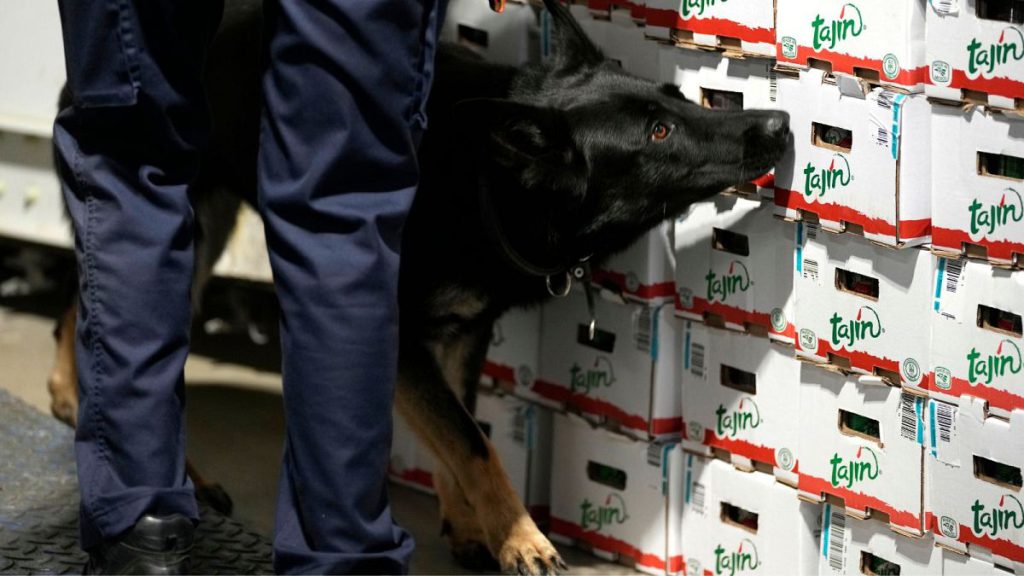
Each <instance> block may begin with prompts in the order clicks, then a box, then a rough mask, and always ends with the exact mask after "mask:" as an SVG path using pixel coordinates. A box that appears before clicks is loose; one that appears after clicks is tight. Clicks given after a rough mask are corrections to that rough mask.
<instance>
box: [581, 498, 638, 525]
mask: <svg viewBox="0 0 1024 576" xmlns="http://www.w3.org/2000/svg"><path fill="white" fill-rule="evenodd" d="M626 520H629V513H628V512H626V501H625V500H623V499H622V496H620V495H618V494H615V493H614V492H612V493H609V494H608V497H606V498H605V499H604V505H597V506H595V505H594V504H592V503H591V502H590V500H587V499H586V498H584V499H583V502H580V528H583V529H584V530H588V529H589V530H598V531H599V530H601V528H603V527H605V526H607V525H609V524H622V523H624V522H626Z"/></svg>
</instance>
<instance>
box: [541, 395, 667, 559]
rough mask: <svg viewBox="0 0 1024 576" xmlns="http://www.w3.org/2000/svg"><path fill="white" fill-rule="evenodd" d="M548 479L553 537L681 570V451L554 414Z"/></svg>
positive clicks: (600, 552) (601, 554)
mask: <svg viewBox="0 0 1024 576" xmlns="http://www.w3.org/2000/svg"><path fill="white" fill-rule="evenodd" d="M554 420H555V426H554V428H555V440H554V455H553V461H554V462H556V463H557V465H556V466H555V467H554V469H555V474H554V475H553V476H552V479H551V532H550V537H551V539H552V540H554V541H555V542H562V543H567V544H576V545H580V546H584V547H587V548H589V549H590V550H591V551H592V552H593V554H594V555H596V556H599V557H601V558H604V559H606V560H613V561H616V560H617V561H620V562H623V563H628V564H632V565H634V566H635V567H636V569H637V570H641V571H643V572H647V573H649V574H658V575H662V574H665V573H666V572H667V573H669V574H676V573H679V572H680V570H681V564H682V556H681V555H680V553H679V547H680V543H681V538H680V533H679V521H680V514H679V513H678V511H679V504H678V499H679V498H680V494H679V492H680V489H681V488H682V485H683V484H682V482H681V481H680V478H681V474H682V453H681V452H680V451H679V450H678V449H675V447H676V445H674V444H646V443H644V442H637V441H634V440H630V439H629V438H626V437H625V436H620V435H617V434H613V433H611V432H608V431H606V430H601V429H595V428H592V427H591V426H590V425H589V424H587V423H586V422H585V421H584V420H582V419H580V418H577V417H576V416H572V415H563V414H556V415H555V417H554Z"/></svg>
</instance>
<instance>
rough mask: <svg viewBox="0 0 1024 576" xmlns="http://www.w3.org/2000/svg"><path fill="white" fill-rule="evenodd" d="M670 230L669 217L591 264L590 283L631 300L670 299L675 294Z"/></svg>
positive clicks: (656, 303) (659, 300)
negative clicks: (596, 265)
mask: <svg viewBox="0 0 1024 576" xmlns="http://www.w3.org/2000/svg"><path fill="white" fill-rule="evenodd" d="M672 232H673V226H672V222H671V221H665V222H662V223H661V224H659V225H658V226H657V227H656V228H654V229H652V230H650V231H648V232H647V233H646V234H644V235H643V236H641V237H640V239H639V240H637V241H636V242H634V243H633V244H632V245H631V246H630V247H629V248H627V249H626V250H624V251H623V252H620V253H618V254H616V255H615V256H612V257H611V258H609V259H608V261H607V262H605V263H603V264H601V265H600V266H598V267H595V268H594V269H593V272H592V275H593V281H594V283H595V284H597V285H599V286H601V287H602V288H604V289H607V290H610V291H611V292H612V293H614V294H617V295H619V296H621V297H623V298H625V299H627V300H630V301H633V302H641V303H646V304H649V305H658V304H663V303H665V302H671V301H672V300H673V299H674V298H675V294H676V283H675V270H676V259H675V254H674V253H673V250H672Z"/></svg>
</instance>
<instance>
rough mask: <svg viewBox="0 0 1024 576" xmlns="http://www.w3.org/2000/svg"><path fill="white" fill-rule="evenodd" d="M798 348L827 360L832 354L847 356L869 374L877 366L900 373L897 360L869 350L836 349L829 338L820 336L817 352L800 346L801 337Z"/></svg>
mask: <svg viewBox="0 0 1024 576" xmlns="http://www.w3.org/2000/svg"><path fill="white" fill-rule="evenodd" d="M796 349H797V350H801V351H804V352H808V353H810V354H814V355H815V356H816V357H818V358H824V359H825V360H826V361H827V360H828V357H829V355H830V354H831V355H832V356H838V357H840V358H846V359H847V360H849V362H850V367H852V368H855V369H857V370H860V371H862V372H866V373H868V374H874V372H875V367H878V368H881V369H883V370H889V371H892V372H895V373H897V374H899V371H900V363H899V362H898V361H897V360H890V359H889V358H884V357H882V356H875V355H873V354H868V353H867V352H859V351H857V350H843V349H834V348H832V345H831V344H829V342H828V341H827V340H822V339H821V338H818V350H817V351H815V352H812V351H810V350H805V349H804V348H803V347H802V346H800V340H799V339H798V340H797V341H796ZM900 379H901V380H902V379H903V376H902V375H901V376H900Z"/></svg>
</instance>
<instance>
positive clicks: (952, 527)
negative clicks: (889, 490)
mask: <svg viewBox="0 0 1024 576" xmlns="http://www.w3.org/2000/svg"><path fill="white" fill-rule="evenodd" d="M927 437H928V446H929V449H928V451H927V452H928V456H927V465H926V466H927V477H926V479H925V485H926V486H927V489H928V490H927V493H926V510H927V513H926V525H927V528H928V529H929V530H931V531H932V532H933V533H934V534H935V539H936V541H937V542H938V543H939V544H941V545H943V546H946V547H949V548H951V549H953V550H959V551H962V552H966V553H967V554H969V555H970V556H972V557H977V558H981V559H984V560H987V561H990V562H993V563H995V564H998V565H1001V566H1005V567H1007V568H1010V569H1012V570H1015V571H1016V572H1017V573H1018V574H1020V573H1024V494H1021V470H1022V469H1024V411H1022V410H1015V411H1013V412H1012V413H1011V414H1010V416H1009V419H1003V418H997V417H994V416H991V415H990V414H988V413H987V411H986V409H985V402H984V400H981V399H980V398H974V397H972V396H961V397H960V401H959V403H958V404H947V403H945V402H940V401H937V400H931V401H929V402H928V432H927Z"/></svg>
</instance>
